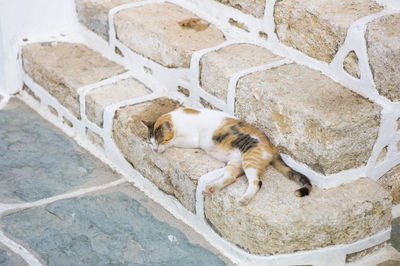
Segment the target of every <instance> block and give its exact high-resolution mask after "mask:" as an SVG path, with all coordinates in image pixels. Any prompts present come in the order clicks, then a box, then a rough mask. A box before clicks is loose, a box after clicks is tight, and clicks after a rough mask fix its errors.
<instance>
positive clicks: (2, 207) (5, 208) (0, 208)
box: [0, 178, 126, 216]
mask: <svg viewBox="0 0 400 266" xmlns="http://www.w3.org/2000/svg"><path fill="white" fill-rule="evenodd" d="M125 182H126V180H125V179H124V178H121V179H118V180H116V181H113V182H110V183H106V184H103V185H99V186H93V187H89V188H81V189H77V190H75V191H72V192H67V193H64V194H60V195H56V196H52V197H49V198H46V199H41V200H38V201H34V202H24V203H9V204H7V203H0V216H1V215H3V214H4V213H6V212H9V211H16V210H20V209H26V208H32V207H38V206H42V205H47V204H50V203H53V202H55V201H59V200H63V199H69V198H74V197H78V196H82V195H85V194H88V193H92V192H96V191H100V190H105V189H107V188H111V187H115V186H118V185H120V184H123V183H125Z"/></svg>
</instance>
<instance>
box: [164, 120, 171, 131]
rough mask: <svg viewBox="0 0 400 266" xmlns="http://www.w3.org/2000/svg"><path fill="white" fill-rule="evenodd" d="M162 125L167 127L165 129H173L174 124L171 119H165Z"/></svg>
mask: <svg viewBox="0 0 400 266" xmlns="http://www.w3.org/2000/svg"><path fill="white" fill-rule="evenodd" d="M162 127H163V128H165V129H167V130H171V128H172V124H171V122H169V121H165V122H164V123H163V124H162Z"/></svg>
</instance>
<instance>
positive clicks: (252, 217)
mask: <svg viewBox="0 0 400 266" xmlns="http://www.w3.org/2000/svg"><path fill="white" fill-rule="evenodd" d="M243 47H244V48H246V49H249V48H250V49H261V48H259V47H252V46H248V45H244V46H243ZM243 47H241V45H239V46H234V47H233V49H235V48H243ZM230 48H232V47H228V48H227V49H230ZM239 50H241V49H239ZM262 52H263V53H264V56H265V60H266V61H263V60H261V61H254V64H256V65H257V64H263V63H268V62H270V61H269V60H271V62H276V61H277V60H280V58H279V57H277V56H274V55H272V54H270V53H268V51H262ZM217 54H219V55H222V58H224V53H218V52H217ZM243 54H246V53H243ZM89 55H90V56H89ZM80 58H83V59H85V60H83V59H80ZM212 58H213V54H210V55H208V56H206V57H205V58H204V61H203V65H206V64H209V62H214V61H213V60H212ZM23 60H24V63H23V65H24V69H25V71H26V72H27V74H28V75H30V76H31V77H32V78H33V80H34V81H36V82H37V83H38V84H39V85H41V86H42V87H43V88H44V89H45V90H47V91H49V93H50V94H51V95H53V96H54V97H55V98H56V99H57V100H58V101H59V103H60V104H61V105H63V106H65V107H67V108H68V109H70V110H71V112H72V113H75V114H76V115H77V116H79V115H80V110H79V106H80V103H79V97H78V90H79V88H81V87H82V86H86V85H89V83H95V82H98V81H100V80H101V79H103V78H108V77H111V76H113V75H118V74H120V73H123V72H124V71H125V70H124V68H123V67H121V66H119V65H117V64H116V63H114V62H111V61H109V60H107V59H105V58H103V57H102V56H101V55H100V54H98V53H96V52H94V51H92V50H90V49H89V48H87V47H85V46H83V45H81V44H71V43H69V44H67V43H51V44H29V45H27V46H25V47H24V48H23ZM235 60H237V59H234V60H231V62H234V61H235ZM82 61H84V62H82ZM236 62H238V61H236ZM254 64H250V63H249V65H251V66H253V65H254ZM216 65H218V64H216ZM210 67H212V64H210ZM282 67H286V68H287V67H289V69H291V68H292V67H295V68H298V67H300V66H297V65H295V64H288V65H283V66H282ZM69 68H71V69H73V70H71V69H69ZM279 68H280V67H278V68H277V69H279ZM286 68H283V70H285V69H286ZM238 70H240V68H237V67H233V68H232V70H229V71H238ZM272 70H273V71H276V69H272ZM298 70H300V71H301V73H302V74H304V73H306V75H305V77H304V79H305V78H307V77H310V75H311V76H312V77H314V78H315V73H314V72H312V73H309V74H307V71H311V70H306V69H302V68H300V69H298ZM229 71H228V72H229ZM216 72H218V71H216ZM82 73H83V74H84V75H85V76H82ZM256 74H257V73H256ZM264 74H265V73H264ZM86 75H89V76H86ZM218 75H220V77H221V80H223V81H222V83H221V84H222V85H221V87H219V88H217V91H218V90H221V88H223V86H225V85H226V78H225V76H224V75H222V74H218ZM274 75H275V74H274ZM282 75H287V79H290V78H293V79H295V75H292V74H291V73H290V71H283V72H282V74H281V76H282ZM313 75H314V76H313ZM249 77H251V75H248V76H245V79H247V78H249ZM265 77H266V78H267V77H268V75H265ZM319 79H322V78H321V77H318V76H317V80H319ZM258 80H259V81H261V82H265V79H258ZM322 80H323V79H322ZM285 82H287V81H285ZM293 82H297V83H298V84H301V82H302V80H296V79H295V81H293ZM314 82H315V81H314ZM330 82H331V81H330ZM242 83H243V81H242V80H240V82H239V85H238V91H239V93H240V90H241V88H242V85H241V84H242ZM246 84H247V83H246ZM249 84H251V83H250V82H249ZM288 84H289V85H290V86H289V88H291V87H293V86H294V85H292V84H290V83H288ZM328 84H329V86H331V85H332V84H330V83H329V82H328ZM55 88H56V89H57V90H56V91H57V92H58V93H54V92H53V91H54V90H55ZM254 88H257V86H255V87H254ZM282 89H284V88H282ZM311 89H312V88H311ZM334 89H335V90H338V91H339V92H340V93H345V92H343V90H344V89H343V88H341V87H334ZM249 91H250V90H249ZM344 91H345V90H344ZM148 93H150V89H148V88H146V87H145V86H144V85H143V84H141V83H140V82H138V81H136V80H134V79H133V78H125V79H120V80H119V81H116V82H115V83H113V84H110V85H104V86H100V87H98V88H95V89H92V90H91V91H89V92H88V93H87V95H86V98H85V99H86V115H87V117H88V118H89V120H91V121H92V122H93V123H96V124H97V125H99V126H101V125H102V113H103V110H104V108H105V107H106V106H108V105H110V104H113V103H117V102H119V101H122V100H124V99H126V98H130V97H139V96H142V95H146V94H148ZM330 93H332V92H330ZM344 95H345V96H346V98H350V100H349V101H350V102H349V104H350V105H352V104H356V103H357V104H358V105H356V107H359V108H361V107H363V106H364V105H366V106H367V107H363V108H364V109H365V110H369V109H368V106H370V103H365V101H366V100H365V99H359V98H356V99H353V98H352V97H355V96H352V95H351V94H349V93H347V94H346V93H345V94H344ZM241 97H242V96H241ZM243 98H245V97H243ZM299 98H301V97H299ZM65 99H74V104H73V105H71V103H70V102H69V101H65ZM273 99H275V98H273ZM353 100H354V103H353V102H352V101H353ZM249 102H250V103H252V102H251V101H249ZM180 105H181V103H179V102H177V101H176V100H173V99H170V98H165V97H159V98H156V99H154V100H149V101H145V102H140V103H137V104H132V105H127V106H123V107H120V108H119V109H118V110H117V111H116V113H115V116H114V120H113V128H112V130H113V140H114V141H115V144H116V145H117V147H118V148H119V149H120V151H121V152H122V154H123V155H124V157H125V158H126V160H127V161H128V162H130V163H131V164H132V165H133V167H135V168H136V169H137V170H138V171H139V172H140V173H141V174H142V175H143V176H144V177H145V178H147V179H149V180H150V181H151V182H153V183H154V184H155V185H156V186H157V187H158V188H159V189H160V190H162V191H164V192H165V193H167V194H170V195H173V196H174V197H175V198H176V199H177V200H178V201H179V202H180V203H181V204H182V205H183V206H184V207H185V208H186V209H187V210H189V211H191V212H193V213H194V212H195V203H196V188H197V184H198V179H199V178H200V177H201V176H203V175H204V174H206V173H209V172H211V171H213V170H215V169H219V168H221V167H223V163H222V162H219V161H216V160H215V159H213V158H211V157H210V156H209V155H207V154H206V153H205V152H204V151H202V150H198V149H178V148H171V149H168V150H167V151H165V152H164V153H162V154H159V153H155V152H153V151H152V150H151V148H150V146H149V145H148V141H147V128H146V127H145V126H144V125H143V124H142V122H141V120H149V121H152V120H155V119H156V118H158V117H159V116H160V115H161V114H163V113H166V112H169V111H171V110H173V109H175V108H177V107H178V106H180ZM239 105H240V103H239V104H238V106H239ZM255 106H257V105H256V104H255ZM289 106H290V105H289ZM72 107H75V108H72ZM369 108H372V107H369ZM339 109H340V108H339ZM364 109H363V110H364ZM372 109H373V110H375V109H374V108H372ZM365 110H364V111H365ZM354 112H355V111H354ZM329 121H330V120H328V122H329ZM263 182H264V186H263V188H262V189H261V191H260V192H259V193H258V194H257V196H256V198H255V199H254V200H253V201H252V202H251V203H250V204H249V205H248V206H245V207H241V206H239V205H238V203H237V202H236V200H237V199H238V198H239V195H240V194H241V193H242V192H243V191H244V188H245V186H246V181H245V179H244V178H240V179H239V180H238V182H236V183H235V184H233V185H231V186H229V187H227V188H226V189H224V190H222V191H221V192H220V193H216V194H215V195H212V196H211V197H207V198H206V200H205V214H206V218H207V220H208V221H209V222H210V223H211V224H212V226H213V228H215V229H216V230H217V232H218V233H220V234H221V235H222V236H223V237H224V238H226V239H228V240H229V241H231V242H232V243H235V244H237V245H239V246H241V247H243V248H244V249H246V250H248V251H249V252H250V253H253V254H273V253H277V252H280V253H282V252H283V253H286V252H293V251H296V250H301V249H315V248H317V247H324V246H328V245H333V244H341V243H351V242H354V241H356V240H358V239H361V238H364V237H366V236H369V235H372V234H374V233H377V232H379V231H380V230H383V229H385V228H387V227H388V226H389V225H390V217H391V216H390V213H391V212H390V208H391V198H390V195H389V193H387V192H385V191H384V190H383V189H381V188H380V187H379V186H378V185H377V184H376V183H374V182H372V181H369V180H364V179H361V180H358V181H355V182H353V183H352V184H348V185H343V186H341V187H339V188H335V189H330V190H323V189H318V188H315V189H314V191H313V192H312V194H311V196H310V197H307V198H302V199H299V198H296V197H294V196H293V191H294V190H295V189H296V188H297V186H296V185H295V184H294V183H291V182H290V181H288V180H287V179H286V178H285V177H283V176H282V175H281V174H279V173H277V172H276V171H275V170H271V169H270V170H268V171H267V172H266V174H265V175H264V181H263ZM356 187H361V188H362V189H361V190H359V191H357V189H356ZM364 192H366V193H364ZM371 195H372V196H371ZM197 200H198V199H197ZM261 205H262V206H261ZM265 205H267V206H268V207H267V208H266V207H265ZM303 213H304V216H302V214H303ZM274 219H276V220H274ZM283 221H286V222H285V223H283ZM348 221H351V222H350V223H349V222H348ZM280 222H282V223H283V225H282V226H278V223H280ZM353 225H354V227H353ZM358 227H360V228H362V230H357V228H358ZM229 228H230V229H232V228H235V230H229ZM293 228H296V230H293ZM323 228H324V229H325V230H326V232H325V233H324V232H323ZM326 228H329V230H327V229H326ZM297 230H298V231H297ZM232 232H235V233H236V232H237V235H238V236H239V237H238V236H233V235H232ZM254 232H258V233H257V235H256V236H255V235H254ZM342 235H346V236H343V237H342ZM271 236H272V237H271ZM338 236H339V237H338ZM278 237H281V238H282V239H284V240H285V242H282V243H290V244H287V247H282V244H281V246H279V243H277V242H280V240H279V238H278ZM277 239H278V240H277ZM300 239H301V240H300ZM265 241H267V242H265ZM268 241H270V242H268ZM271 241H272V242H271ZM274 241H275V242H274ZM279 247H281V248H279Z"/></svg>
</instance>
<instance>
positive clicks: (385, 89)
mask: <svg viewBox="0 0 400 266" xmlns="http://www.w3.org/2000/svg"><path fill="white" fill-rule="evenodd" d="M365 37H366V40H367V51H368V56H369V63H370V66H371V68H372V73H373V75H374V80H375V84H376V87H377V89H378V91H379V94H381V95H383V96H385V97H387V98H389V99H390V100H392V101H399V100H400V14H394V15H388V16H384V17H381V18H379V19H376V20H374V21H372V22H370V23H369V24H368V26H367V31H366V33H365Z"/></svg>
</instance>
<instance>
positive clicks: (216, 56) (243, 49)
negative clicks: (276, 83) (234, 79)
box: [200, 44, 282, 101]
mask: <svg viewBox="0 0 400 266" xmlns="http://www.w3.org/2000/svg"><path fill="white" fill-rule="evenodd" d="M280 59H282V57H279V56H277V55H274V54H272V53H271V52H270V51H268V50H267V49H265V48H262V47H259V46H256V45H252V44H233V45H230V46H227V47H224V48H221V49H219V50H217V51H214V52H210V53H208V54H205V55H204V56H203V57H202V58H201V60H200V69H201V71H200V85H201V87H202V88H203V89H204V90H205V91H207V92H208V93H210V94H212V95H214V96H216V97H218V98H220V99H221V100H223V101H225V100H226V96H227V89H228V84H229V77H230V76H231V75H232V74H234V73H235V72H238V71H242V70H245V69H248V68H251V67H255V66H260V65H264V64H268V63H272V62H274V61H277V60H280Z"/></svg>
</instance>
